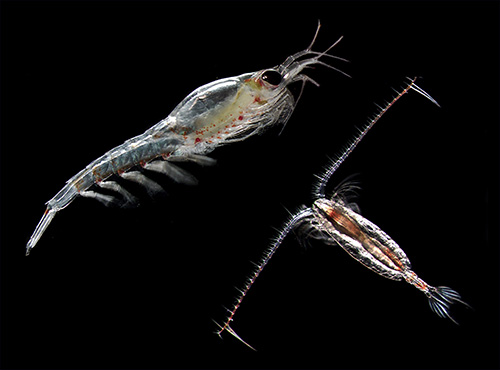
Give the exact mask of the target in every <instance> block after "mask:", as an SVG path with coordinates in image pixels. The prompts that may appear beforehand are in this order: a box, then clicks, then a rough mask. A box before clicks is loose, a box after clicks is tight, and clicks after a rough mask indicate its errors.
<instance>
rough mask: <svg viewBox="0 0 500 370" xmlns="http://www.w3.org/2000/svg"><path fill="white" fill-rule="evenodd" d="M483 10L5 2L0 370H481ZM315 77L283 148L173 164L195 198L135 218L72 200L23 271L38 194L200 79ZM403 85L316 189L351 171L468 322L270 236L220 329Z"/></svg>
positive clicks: (165, 202)
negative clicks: (299, 57) (290, 223)
mask: <svg viewBox="0 0 500 370" xmlns="http://www.w3.org/2000/svg"><path fill="white" fill-rule="evenodd" d="M498 15H499V7H498V3H497V2H488V3H482V2H428V3H427V2H415V3H412V2H401V3H396V2H386V3H380V2H349V3H344V2H307V3H302V2H275V3H269V2H267V3H259V2H251V3H240V2H237V3H231V2H224V3H211V2H206V3H194V2H182V3H172V2H140V3H136V2H97V3H92V2H67V3H63V2H57V3H46V2H34V3H31V2H2V99H3V100H2V124H1V130H2V132H1V134H2V143H1V150H2V163H1V166H2V170H1V178H2V182H1V185H2V199H1V205H2V214H1V217H2V218H1V220H2V223H1V226H2V230H1V232H2V233H1V237H2V353H1V357H2V366H4V367H6V368H82V367H83V368H172V367H181V368H186V367H189V368H193V367H199V368H224V367H231V368H240V367H242V368H248V367H258V368H262V367H263V368H272V367H280V368H285V367H286V368H320V367H321V368H325V367H328V368H329V367H335V368H376V367H378V368H497V367H498V366H499V361H498V359H499V355H498V349H499V342H498V332H499V330H498V328H499V322H498V313H499V309H498V296H499V287H498V257H499V256H498V217H497V216H498V207H497V206H498V102H499V96H498V49H499V40H498V31H499V29H498ZM318 19H320V20H321V22H322V25H323V27H322V29H321V31H320V35H319V38H318V41H317V44H316V49H317V50H323V49H325V48H326V47H328V46H329V45H330V44H331V43H333V42H334V41H335V40H336V39H338V38H339V37H340V36H341V35H343V36H344V39H343V40H342V42H341V43H340V44H339V45H338V46H337V47H336V48H335V49H334V50H333V52H334V53H335V54H336V55H338V56H341V57H344V58H347V59H349V60H350V63H343V62H340V61H332V63H333V64H334V65H335V66H337V67H338V68H340V69H342V70H343V71H346V72H347V73H349V74H350V75H351V76H352V78H346V77H344V76H342V75H340V74H339V73H337V72H335V71H332V70H329V69H326V68H323V67H317V68H316V69H314V70H309V71H308V72H307V73H308V74H309V75H310V76H311V77H313V78H314V79H315V80H317V81H318V82H319V83H320V84H321V86H320V87H319V88H316V87H314V86H313V85H308V86H307V87H306V90H305V92H304V96H303V98H302V100H301V101H300V104H299V105H298V107H297V109H296V111H295V113H294V115H293V116H292V118H291V119H290V121H289V123H288V125H287V126H286V129H285V130H284V131H283V133H282V134H281V135H279V131H280V129H281V128H280V127H278V128H274V129H271V130H270V131H268V132H266V133H265V134H264V135H262V136H259V137H253V138H251V139H249V140H247V141H245V142H242V143H238V144H234V145H231V146H228V147H225V148H220V149H218V150H216V151H214V152H213V153H212V155H211V156H212V157H214V158H216V159H217V161H218V162H217V165H216V166H215V167H213V168H197V167H196V166H188V165H186V166H184V167H185V168H186V169H189V170H190V171H192V173H194V174H195V175H196V176H197V177H198V178H199V180H200V184H199V186H197V187H194V188H189V187H181V186H177V185H175V184H172V183H171V182H169V181H168V180H160V181H163V182H162V184H163V185H164V186H165V187H166V188H167V190H168V192H169V194H170V196H169V197H168V198H167V199H158V200H156V201H149V200H148V199H147V198H146V197H144V198H143V201H144V204H143V206H142V207H140V208H139V209H134V210H120V209H110V208H104V207H103V206H101V204H99V203H97V202H95V201H91V200H86V199H81V198H80V199H77V200H76V201H75V202H74V203H73V204H71V206H70V207H68V208H67V209H65V210H64V211H62V212H61V213H60V215H58V216H57V217H56V218H55V219H54V221H53V223H52V224H51V226H50V227H49V229H48V230H47V232H46V233H45V235H43V237H42V239H41V240H40V242H39V244H38V245H37V246H36V248H35V249H34V250H33V252H32V254H31V255H30V256H29V257H25V256H24V248H25V244H26V242H27V240H28V238H29V236H30V235H31V233H32V232H33V230H34V228H35V226H36V224H37V223H38V220H39V218H40V216H41V215H42V213H43V211H44V202H45V201H47V200H48V199H50V198H51V197H52V196H53V195H54V194H55V193H56V192H57V191H58V190H59V189H60V188H61V187H62V186H63V185H64V183H65V181H66V180H67V179H69V178H70V177H71V176H73V175H74V174H75V173H77V172H78V171H80V169H82V168H83V167H84V166H86V165H87V164H88V163H90V162H91V161H92V160H94V159H95V158H97V157H98V156H100V155H102V154H103V153H104V152H106V151H107V150H109V149H111V148H112V147H114V146H116V145H119V144H121V143H122V142H123V141H125V140H126V139H128V138H130V137H133V136H135V135H138V134H140V133H142V132H143V131H145V130H146V129H147V128H149V127H150V126H152V125H153V124H155V123H156V122H158V121H159V120H160V119H162V118H164V117H165V116H167V115H168V114H169V112H170V111H171V110H172V109H173V108H174V107H175V105H177V104H178V103H179V102H180V101H181V100H182V99H183V98H184V97H185V96H186V95H187V94H188V93H189V92H191V91H192V90H194V89H195V88H197V87H198V86H201V85H203V84H205V83H208V82H210V81H213V80H215V79H218V78H223V77H228V76H233V75H238V74H241V73H244V72H249V71H255V70H259V69H263V68H268V67H271V66H274V65H277V64H279V63H281V62H282V61H283V60H284V59H285V58H286V56H287V55H289V54H292V53H295V52H297V51H299V50H301V49H303V48H305V47H306V46H307V45H308V44H309V42H310V40H311V38H312V36H313V34H314V31H315V28H316V23H317V21H318ZM406 76H412V77H413V76H420V77H422V78H421V79H420V80H419V82H418V84H419V85H420V86H421V87H422V88H424V89H425V90H426V91H427V92H429V93H430V94H431V95H432V96H433V97H434V98H435V99H436V100H438V101H439V103H440V104H441V106H442V107H441V108H437V107H436V106H434V105H432V104H431V103H430V102H428V101H427V100H425V99H424V98H422V97H420V96H419V95H417V94H415V93H411V94H409V95H408V96H405V97H404V98H403V99H402V100H401V101H400V102H398V103H397V104H396V105H395V106H394V107H393V108H392V109H391V111H389V113H388V114H387V115H386V116H384V118H383V119H382V120H381V121H380V122H379V123H378V124H377V125H376V127H375V128H374V129H373V130H372V132H370V133H369V135H368V136H367V137H366V139H365V140H364V141H363V142H362V143H361V145H360V146H359V147H358V148H357V149H356V150H355V152H354V153H353V154H352V156H351V157H350V158H349V159H348V160H347V161H346V162H345V163H344V164H343V165H342V167H341V168H340V169H339V171H338V172H337V173H336V174H335V175H334V176H333V178H332V183H331V186H333V185H335V184H337V183H338V182H339V181H341V180H342V179H344V178H345V177H347V176H349V175H351V174H353V173H357V174H358V175H357V177H356V178H357V180H359V181H360V182H361V186H362V191H361V192H360V196H359V199H358V204H359V206H360V207H361V210H362V214H363V215H364V216H365V217H367V218H368V219H369V220H371V221H372V222H374V223H376V224H377V225H379V226H380V227H381V228H382V229H383V230H385V231H386V232H387V233H388V234H389V235H391V236H392V237H393V238H394V239H395V240H396V241H397V242H398V243H399V245H400V246H401V247H402V248H403V249H404V250H405V251H406V253H407V255H408V256H409V258H410V259H411V261H412V263H413V267H414V270H415V271H416V272H417V274H419V276H420V277H422V278H423V279H424V280H426V281H427V282H428V283H429V284H432V285H446V286H450V287H452V288H454V289H456V290H457V291H459V292H460V293H461V294H462V296H463V299H464V300H465V301H467V302H468V303H469V304H470V305H471V306H472V307H473V308H474V310H467V309H465V308H463V307H456V310H454V311H453V313H454V316H455V317H456V319H457V320H458V321H459V322H460V323H461V325H460V326H455V325H454V324H453V323H451V322H448V321H446V320H443V319H439V318H438V317H437V316H436V315H435V314H433V313H432V312H431V311H430V309H429V307H428V305H427V302H426V299H425V297H424V296H423V295H422V294H421V293H419V292H418V291H417V290H415V289H413V288H412V287H410V286H409V285H408V284H406V283H400V282H393V281H390V280H387V279H384V278H381V277H379V276H378V275H376V274H374V273H373V272H371V271H369V270H368V269H366V268H364V267H363V266H362V265H360V264H359V263H357V262H356V261H354V260H353V259H351V258H350V257H349V256H348V255H347V254H346V253H345V252H344V251H343V250H342V249H341V248H335V247H328V246H324V245H321V243H315V242H313V243H311V245H310V247H307V248H303V247H301V246H300V245H299V244H298V243H297V241H296V240H295V238H294V237H293V236H292V235H291V236H289V237H288V238H287V239H286V240H285V242H284V244H283V245H282V247H281V248H280V250H279V251H278V253H277V254H276V255H275V257H274V258H273V260H272V261H271V263H270V264H269V265H268V267H267V268H266V269H265V271H264V273H263V274H262V275H261V277H260V278H259V279H258V280H257V283H256V284H255V285H254V287H253V288H252V290H251V292H250V293H249V295H248V296H247V298H246V300H245V301H244V304H243V305H242V307H241V309H240V310H239V312H238V314H237V316H236V319H235V321H234V323H233V328H234V329H235V330H236V331H237V332H238V333H239V334H240V335H241V336H242V337H243V338H245V339H246V340H247V341H248V342H249V343H251V344H252V345H253V346H254V347H256V348H257V349H258V351H257V352H253V351H250V350H248V348H246V347H244V346H243V345H242V344H241V343H239V342H237V341H236V340H235V339H233V338H232V337H230V336H229V335H227V334H226V335H224V336H223V339H222V340H221V339H220V338H218V337H217V336H216V335H214V334H213V332H214V331H215V330H216V326H215V324H214V322H213V321H212V320H216V321H219V322H220V321H221V320H222V319H223V318H224V317H225V314H226V313H225V311H224V308H223V306H227V307H229V306H230V305H231V303H232V302H233V299H234V297H235V296H236V290H235V288H234V287H241V286H242V284H243V282H244V279H245V277H246V276H247V275H248V274H249V273H250V272H251V270H252V269H253V265H252V264H251V263H250V261H257V260H258V259H259V258H260V256H261V254H262V252H263V251H264V249H265V248H266V247H267V245H268V244H269V241H270V240H271V238H273V237H274V236H275V235H276V230H275V228H279V227H280V226H281V225H282V224H283V222H284V221H285V220H286V218H287V217H288V210H289V211H294V210H295V209H297V208H298V207H299V206H300V205H301V204H307V205H310V203H311V195H310V192H311V186H312V183H313V181H314V174H316V173H318V172H320V171H321V169H322V166H324V165H325V164H326V163H327V158H328V157H334V156H335V155H336V154H337V153H338V152H339V150H340V149H341V148H342V146H343V145H344V144H346V143H347V141H348V140H350V139H351V138H352V137H353V135H354V133H355V132H356V127H360V126H362V125H363V124H364V123H365V122H366V119H367V117H368V116H370V115H371V114H372V113H373V112H374V109H375V106H374V104H373V103H383V102H384V100H386V99H389V98H390V97H391V96H392V94H393V92H392V91H391V87H396V88H398V87H400V86H402V84H403V80H404V78H405V77H406Z"/></svg>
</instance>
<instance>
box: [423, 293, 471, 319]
mask: <svg viewBox="0 0 500 370" xmlns="http://www.w3.org/2000/svg"><path fill="white" fill-rule="evenodd" d="M425 295H426V296H427V298H428V299H429V306H430V307H431V310H432V311H433V312H435V313H436V314H437V315H438V316H439V317H441V318H443V319H446V318H448V319H450V320H451V321H453V322H454V323H455V324H457V325H458V322H456V321H455V320H454V319H453V317H451V315H450V307H451V305H452V304H453V303H461V304H463V305H465V306H466V307H468V308H471V307H470V306H469V305H468V304H467V303H465V302H464V301H462V297H461V296H460V294H458V292H456V291H454V290H453V289H451V288H448V287H446V286H438V287H429V289H428V291H427V292H426V293H425Z"/></svg>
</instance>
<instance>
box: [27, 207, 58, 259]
mask: <svg viewBox="0 0 500 370" xmlns="http://www.w3.org/2000/svg"><path fill="white" fill-rule="evenodd" d="M56 213H57V210H55V209H53V208H49V207H47V209H46V210H45V213H44V214H43V216H42V219H41V220H40V222H39V223H38V225H37V226H36V229H35V231H34V232H33V235H31V238H30V240H28V244H27V245H26V255H29V254H30V252H31V250H32V249H33V247H34V246H35V245H36V243H38V240H40V237H41V236H42V234H43V233H44V232H45V229H47V227H48V226H49V224H50V222H51V221H52V219H53V218H54V216H55V215H56Z"/></svg>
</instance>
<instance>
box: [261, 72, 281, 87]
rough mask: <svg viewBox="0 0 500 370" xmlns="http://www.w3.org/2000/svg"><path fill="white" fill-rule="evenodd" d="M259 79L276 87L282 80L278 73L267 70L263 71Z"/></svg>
mask: <svg viewBox="0 0 500 370" xmlns="http://www.w3.org/2000/svg"><path fill="white" fill-rule="evenodd" d="M260 79H261V80H262V81H266V82H267V83H269V84H271V85H274V86H278V85H279V84H280V82H281V80H282V77H281V75H280V74H279V73H278V72H276V71H272V70H269V71H265V72H264V73H263V74H262V77H261V78H260Z"/></svg>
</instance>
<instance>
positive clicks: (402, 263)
mask: <svg viewBox="0 0 500 370" xmlns="http://www.w3.org/2000/svg"><path fill="white" fill-rule="evenodd" d="M409 90H414V91H416V92H418V93H420V94H421V95H423V96H425V97H426V98H427V99H429V100H430V101H431V102H433V103H434V104H436V105H438V104H437V102H436V101H435V100H434V99H433V98H432V97H431V96H430V95H428V94H427V93H426V92H425V91H423V90H422V89H421V88H419V87H418V86H417V85H416V84H415V79H411V80H410V82H409V83H408V85H407V86H406V87H405V88H404V89H403V90H402V91H401V92H399V93H397V95H396V96H395V97H394V98H393V99H392V101H391V102H389V103H387V104H386V105H385V106H384V108H381V107H379V111H378V113H377V114H376V115H375V116H374V117H373V118H372V119H371V120H370V121H369V123H368V124H367V126H366V127H365V128H364V129H363V130H361V131H360V132H359V134H358V135H357V136H356V137H355V139H354V140H353V141H352V142H351V143H350V144H349V145H347V147H346V148H345V149H344V150H343V151H342V153H341V154H340V156H339V157H338V158H337V160H335V161H332V163H331V164H330V165H329V166H328V167H327V168H326V169H325V172H324V173H323V174H322V175H320V176H317V177H318V182H317V184H315V186H314V191H313V194H314V197H315V199H316V200H315V201H314V203H313V205H312V207H308V208H305V207H304V208H302V209H301V210H300V211H299V212H297V213H295V214H293V215H292V216H291V217H290V219H289V220H288V221H287V222H286V223H285V225H284V226H283V228H282V229H281V231H280V233H279V234H278V236H277V238H276V239H275V240H274V242H273V243H272V244H271V245H270V247H269V248H268V249H267V250H266V251H265V253H264V255H263V257H262V259H261V260H260V261H259V263H258V264H256V269H255V270H254V272H253V273H252V274H251V275H250V276H249V277H248V279H247V282H246V284H245V286H244V288H243V289H241V290H240V294H239V296H238V298H237V299H236V302H235V303H234V305H233V306H232V309H231V310H229V315H228V317H227V318H226V320H225V321H224V323H223V324H222V325H218V326H219V330H218V331H217V334H219V335H221V334H222V332H224V331H228V332H229V333H230V334H231V335H233V336H234V337H236V338H237V339H239V340H241V341H242V342H243V343H245V344H246V345H247V346H249V347H250V345H248V344H247V343H246V342H244V341H243V340H242V339H241V338H240V337H239V336H238V335H237V334H236V332H235V331H234V330H233V329H232V328H231V326H230V324H231V322H232V321H233V319H234V316H235V314H236V311H237V310H238V308H239V307H240V305H241V303H242V301H243V299H244V297H245V296H246V294H247V293H248V291H249V289H250V288H251V286H252V285H253V284H254V282H255V280H256V279H257V277H258V276H259V275H260V273H261V272H262V271H263V269H264V267H265V266H266V265H267V264H268V262H269V261H270V259H271V257H272V256H273V255H274V253H275V252H276V250H277V249H278V247H279V246H280V245H281V243H282V242H283V240H284V238H285V237H286V236H287V235H288V233H289V232H290V231H292V230H294V229H296V230H299V231H300V232H301V233H302V234H305V235H306V237H311V238H315V239H319V240H321V241H323V242H324V243H325V244H329V245H340V246H341V247H342V248H343V249H344V250H345V251H346V252H347V253H349V254H350V255H351V256H352V257H353V258H355V259H356V260H358V261H359V262H361V263H362V264H363V265H365V266H366V267H368V268H370V269H371V270H373V271H374V272H376V273H378V274H379V275H382V276H384V277H386V278H389V279H393V280H405V281H407V282H408V283H410V284H412V285H413V286H415V287H416V288H417V289H419V290H420V291H422V292H423V293H424V294H425V295H426V296H427V298H428V299H429V305H430V307H431V309H432V311H434V312H435V313H436V314H437V315H438V316H440V317H442V318H449V319H450V320H452V321H453V322H455V323H456V321H455V320H454V319H453V318H452V317H451V316H450V313H449V309H450V306H451V304H453V303H456V302H458V303H462V304H465V305H467V304H466V303H465V302H463V301H462V300H461V297H460V295H459V294H458V293H457V292H455V291H454V290H452V289H450V288H447V287H437V288H436V287H432V286H430V285H428V284H427V283H425V282H424V281H423V280H422V279H420V278H419V277H418V276H417V275H416V274H415V273H414V272H413V271H412V270H411V264H410V261H409V259H408V258H407V256H406V254H405V253H404V251H403V250H402V249H401V248H400V247H399V246H398V245H397V243H396V242H395V241H393V240H392V239H391V238H390V237H389V236H388V235H387V234H386V233H385V232H383V231H382V230H380V228H378V227H377V226H376V225H375V224H373V223H372V222H370V221H369V220H367V219H366V218H364V217H363V216H361V215H359V213H357V212H356V211H357V209H355V208H356V207H353V206H352V205H351V204H349V203H348V201H347V196H346V194H347V193H348V192H350V191H351V190H353V186H352V185H351V183H348V182H344V183H341V184H340V186H338V187H337V188H336V189H335V191H334V194H333V196H332V197H331V198H330V199H328V198H326V197H325V187H326V185H327V183H328V181H329V179H330V177H331V176H332V174H333V173H334V172H335V171H336V170H337V169H338V167H339V166H340V165H341V164H342V162H344V160H345V159H346V158H347V157H348V156H349V154H350V153H351V152H352V151H353V150H354V148H355V147H356V146H357V145H358V144H359V142H360V141H361V140H362V139H363V137H364V136H365V135H366V133H367V132H368V131H369V130H370V129H371V128H372V127H373V125H374V124H375V123H376V122H377V121H378V120H379V119H380V118H381V117H382V115H383V114H384V113H385V112H387V110H388V109H389V108H390V107H391V106H392V105H393V104H394V103H395V102H396V101H397V100H399V99H400V98H401V96H403V95H404V94H405V93H407V92H408V91H409ZM438 106H439V105H438ZM250 348H252V349H253V347H250Z"/></svg>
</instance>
